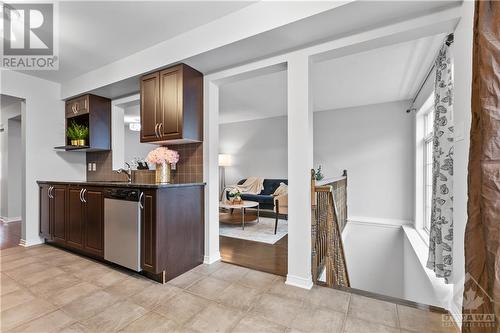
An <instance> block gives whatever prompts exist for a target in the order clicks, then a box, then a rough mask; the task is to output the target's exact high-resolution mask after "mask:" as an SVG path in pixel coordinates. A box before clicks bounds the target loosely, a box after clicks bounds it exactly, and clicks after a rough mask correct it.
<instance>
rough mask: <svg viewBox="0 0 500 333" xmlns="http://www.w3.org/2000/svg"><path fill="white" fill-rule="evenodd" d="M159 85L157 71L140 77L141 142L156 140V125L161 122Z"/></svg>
mask: <svg viewBox="0 0 500 333" xmlns="http://www.w3.org/2000/svg"><path fill="white" fill-rule="evenodd" d="M159 85H160V83H159V73H158V72H156V73H152V74H149V75H146V76H143V77H142V78H141V142H151V141H158V137H157V125H159V123H160V122H161V120H160V119H159V118H161V113H160V108H159V93H160V86H159Z"/></svg>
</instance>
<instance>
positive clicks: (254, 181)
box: [222, 177, 264, 201]
mask: <svg viewBox="0 0 500 333" xmlns="http://www.w3.org/2000/svg"><path fill="white" fill-rule="evenodd" d="M263 189H264V178H262V177H248V178H247V180H245V182H244V183H243V184H241V185H229V186H227V187H226V188H225V189H224V194H223V195H222V199H223V200H224V201H226V200H227V193H228V192H230V191H232V190H239V191H240V192H241V193H242V194H243V193H245V194H259V193H260V192H262V190H263Z"/></svg>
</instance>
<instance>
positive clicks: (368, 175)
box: [219, 102, 415, 224]
mask: <svg viewBox="0 0 500 333" xmlns="http://www.w3.org/2000/svg"><path fill="white" fill-rule="evenodd" d="M406 106H407V102H393V103H384V104H375V105H368V106H362V107H356V108H349V109H339V110H332V111H322V112H315V113H314V165H315V167H317V166H318V165H320V164H321V165H322V167H323V171H324V175H325V176H326V177H335V176H339V175H340V174H341V173H342V170H344V169H347V170H348V173H349V184H348V205H349V216H350V217H362V218H363V220H376V219H386V220H387V219H392V220H394V221H392V222H394V223H396V224H398V223H404V222H406V221H408V222H409V221H412V220H413V196H414V181H413V179H414V160H415V156H414V147H413V146H414V143H413V137H414V135H413V126H414V125H413V124H414V117H412V116H411V115H408V114H407V113H406V112H405V110H406ZM286 121H287V118H286V116H282V117H276V118H268V119H259V120H251V121H243V122H237V123H228V124H221V125H220V127H219V131H220V132H219V140H220V147H219V152H220V153H224V154H231V155H232V156H233V164H234V165H233V166H232V167H228V168H227V169H226V183H227V184H232V183H234V182H236V181H237V180H239V179H242V178H246V177H248V176H262V177H265V178H274V177H287V129H286Z"/></svg>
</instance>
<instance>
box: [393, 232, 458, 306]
mask: <svg viewBox="0 0 500 333" xmlns="http://www.w3.org/2000/svg"><path fill="white" fill-rule="evenodd" d="M403 231H404V234H405V237H406V239H407V240H408V242H409V243H410V245H411V247H412V249H413V251H414V252H415V254H416V256H417V258H418V260H419V262H420V265H421V266H422V270H423V272H425V276H427V279H428V280H429V283H430V284H431V285H432V289H433V292H434V295H436V299H438V300H441V306H442V307H443V308H445V309H449V307H450V300H451V297H452V295H453V285H452V284H446V283H445V282H444V279H441V278H438V277H436V275H435V273H434V272H433V271H432V270H430V269H428V268H427V256H428V255H429V245H428V237H429V235H428V234H427V232H426V231H425V230H420V231H419V230H417V229H415V228H413V227H410V226H403ZM423 276H424V275H423Z"/></svg>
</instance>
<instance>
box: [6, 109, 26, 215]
mask: <svg viewBox="0 0 500 333" xmlns="http://www.w3.org/2000/svg"><path fill="white" fill-rule="evenodd" d="M19 104H20V103H19ZM8 126H9V133H8V146H9V148H8V159H9V161H8V167H7V168H8V178H7V182H8V187H9V192H8V196H9V198H8V215H7V216H8V217H9V218H11V219H15V218H19V217H21V200H22V193H21V186H22V179H21V176H22V173H21V168H20V167H19V166H20V165H21V164H22V158H23V157H22V142H21V119H20V115H19V117H18V118H14V119H9V121H8Z"/></svg>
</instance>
